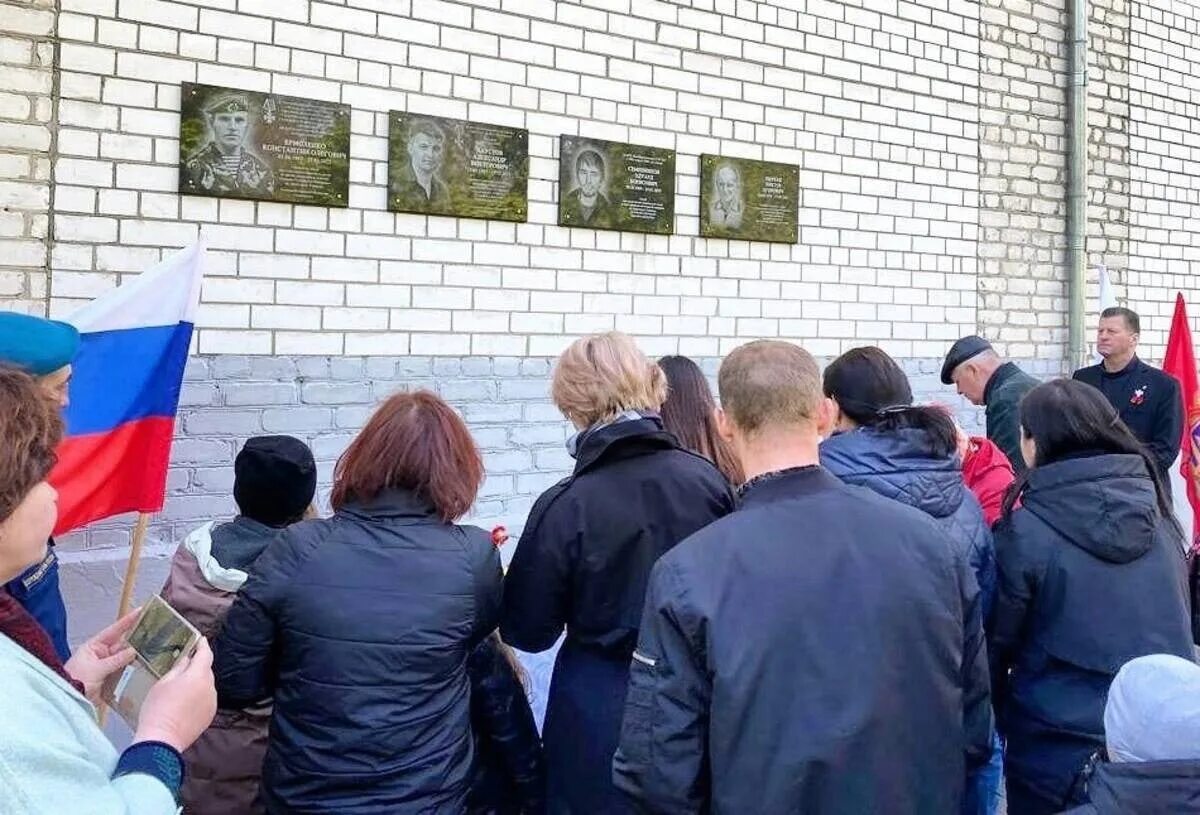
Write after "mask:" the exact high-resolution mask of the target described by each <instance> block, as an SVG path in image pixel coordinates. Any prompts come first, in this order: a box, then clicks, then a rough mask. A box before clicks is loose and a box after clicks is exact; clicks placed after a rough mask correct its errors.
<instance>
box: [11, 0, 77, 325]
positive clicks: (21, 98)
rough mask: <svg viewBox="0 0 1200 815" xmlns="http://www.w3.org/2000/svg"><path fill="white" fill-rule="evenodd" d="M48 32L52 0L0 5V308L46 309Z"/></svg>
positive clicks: (51, 51) (49, 115) (49, 144)
mask: <svg viewBox="0 0 1200 815" xmlns="http://www.w3.org/2000/svg"><path fill="white" fill-rule="evenodd" d="M54 30H55V15H54V2H53V0H0V309H16V310H18V311H27V312H33V313H44V312H45V309H46V299H47V293H48V286H49V279H48V275H47V273H46V272H47V266H48V263H49V245H48V243H47V238H48V235H49V229H50V220H49V213H50V200H51V185H50V160H49V156H50V151H51V147H52V144H53V140H54V126H53V119H54V110H53V105H52V104H51V99H50V92H51V88H52V85H53V81H54V75H53V70H52V69H53V64H54V45H53V34H54ZM87 211H88V212H89V213H90V212H91V211H92V207H91V205H90V204H89V206H88V208H87Z"/></svg>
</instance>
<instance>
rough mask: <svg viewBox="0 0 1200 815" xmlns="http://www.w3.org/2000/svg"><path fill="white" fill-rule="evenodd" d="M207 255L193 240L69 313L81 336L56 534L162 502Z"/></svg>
mask: <svg viewBox="0 0 1200 815" xmlns="http://www.w3.org/2000/svg"><path fill="white" fill-rule="evenodd" d="M203 260H204V247H203V245H202V244H197V245H195V246H192V247H189V248H187V249H184V250H183V251H181V252H178V253H177V254H175V255H173V256H171V257H170V258H167V259H166V260H164V261H162V262H161V263H159V264H158V265H157V266H155V267H153V268H152V269H149V270H148V271H146V272H143V273H142V274H140V275H138V276H137V277H136V278H134V279H133V280H132V281H130V282H128V283H126V284H124V285H122V286H119V287H118V288H116V289H114V290H113V291H112V292H110V293H108V294H105V295H103V296H101V297H99V298H97V299H96V300H94V301H92V302H91V303H89V304H88V305H86V306H84V307H83V308H82V309H80V310H79V311H77V312H76V313H75V314H73V315H72V316H71V317H69V318H67V319H68V322H70V323H71V324H73V325H74V326H75V327H76V328H78V329H79V332H80V345H79V353H78V354H77V355H76V357H75V361H74V362H73V363H72V367H73V375H72V378H71V386H70V404H69V405H68V406H67V409H66V412H65V418H66V423H67V434H66V438H64V439H63V441H62V443H61V445H60V446H59V448H58V464H57V465H56V466H55V468H54V471H53V472H52V473H51V474H50V483H51V484H52V485H53V486H54V487H55V489H57V490H58V494H59V497H58V508H59V509H58V525H57V526H56V527H55V529H54V533H55V534H56V535H61V534H63V533H64V532H69V531H71V530H72V529H78V528H79V527H81V526H83V525H84V524H87V523H91V522H92V521H96V520H100V519H101V518H108V517H110V516H112V515H118V514H120V513H122V512H158V511H159V510H161V509H162V506H163V501H164V499H165V498H166V484H167V462H168V460H169V459H170V456H171V439H172V437H173V436H174V434H175V413H176V411H177V410H178V409H179V389H180V385H181V384H182V382H183V369H184V366H185V365H186V364H187V356H188V346H189V344H190V343H191V339H192V328H193V324H194V322H195V314H196V307H197V305H198V303H199V301H200V281H201V276H202V271H203V270H202V266H203Z"/></svg>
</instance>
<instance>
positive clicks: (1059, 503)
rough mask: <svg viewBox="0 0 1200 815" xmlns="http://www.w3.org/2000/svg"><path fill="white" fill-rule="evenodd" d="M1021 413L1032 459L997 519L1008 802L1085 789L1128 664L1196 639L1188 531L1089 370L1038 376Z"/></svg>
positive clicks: (996, 621)
mask: <svg viewBox="0 0 1200 815" xmlns="http://www.w3.org/2000/svg"><path fill="white" fill-rule="evenodd" d="M1020 420H1021V453H1022V456H1023V458H1024V459H1025V462H1026V464H1027V465H1028V467H1029V468H1030V469H1029V470H1028V471H1027V472H1026V473H1025V474H1023V475H1022V476H1021V477H1020V478H1019V479H1018V480H1017V482H1016V483H1014V485H1013V488H1012V489H1011V490H1010V492H1009V494H1008V497H1007V498H1006V500H1005V512H1004V517H1003V518H1002V519H1001V521H1000V523H999V525H998V526H997V527H996V552H997V559H998V565H999V583H998V591H997V595H996V603H995V607H994V608H993V610H992V617H991V620H990V625H989V644H990V656H991V665H992V695H993V698H994V700H995V704H996V710H997V714H998V717H999V725H1000V731H1001V734H1002V735H1003V736H1004V737H1005V739H1006V742H1007V751H1006V754H1005V776H1006V780H1007V787H1008V809H1009V812H1012V813H1014V815H1041V813H1052V812H1059V811H1061V810H1063V809H1065V808H1067V805H1068V804H1070V803H1072V802H1076V803H1078V802H1080V801H1081V797H1080V796H1081V795H1082V793H1083V789H1082V788H1081V787H1082V784H1080V783H1079V771H1080V770H1081V769H1082V768H1083V766H1084V765H1085V764H1086V763H1087V761H1088V758H1089V757H1090V756H1091V755H1092V753H1094V752H1096V751H1097V750H1099V749H1101V748H1102V747H1103V746H1104V703H1105V698H1106V695H1107V693H1108V688H1109V684H1110V683H1111V682H1112V680H1113V677H1114V676H1116V673H1117V671H1118V670H1119V669H1120V668H1121V666H1122V665H1124V664H1125V663H1126V662H1128V661H1129V660H1131V659H1134V658H1136V657H1140V656H1145V655H1147V654H1159V653H1162V654H1174V655H1176V656H1180V657H1183V658H1185V659H1189V660H1190V659H1194V657H1195V651H1194V650H1193V647H1192V638H1191V632H1190V630H1189V621H1188V605H1187V596H1186V583H1185V568H1184V555H1183V551H1184V550H1183V541H1182V536H1181V534H1180V531H1179V528H1178V525H1177V524H1176V523H1175V521H1174V519H1173V517H1172V516H1171V510H1170V504H1169V498H1168V497H1167V495H1166V493H1165V492H1164V488H1163V485H1162V483H1161V482H1160V481H1159V480H1158V476H1157V475H1156V468H1155V463H1154V460H1153V459H1152V458H1151V457H1150V456H1149V454H1148V453H1147V452H1146V450H1145V449H1144V448H1143V447H1142V445H1141V444H1139V443H1138V440H1137V439H1136V438H1135V437H1134V436H1133V434H1132V433H1131V432H1130V431H1129V429H1128V428H1127V427H1126V426H1125V425H1124V423H1122V422H1121V420H1120V418H1119V417H1118V415H1117V413H1116V411H1115V410H1114V409H1113V407H1112V405H1110V404H1109V403H1108V400H1107V399H1105V398H1104V395H1103V394H1102V393H1100V391H1098V390H1096V389H1095V388H1092V387H1091V386H1090V385H1084V384H1082V383H1080V382H1073V381H1071V380H1067V379H1060V380H1055V381H1052V382H1047V383H1045V384H1043V385H1039V386H1038V387H1036V388H1034V389H1033V390H1032V391H1030V392H1029V393H1028V394H1027V395H1026V396H1025V398H1024V400H1023V401H1022V402H1021V408H1020ZM1018 497H1019V498H1020V499H1021V501H1022V506H1021V508H1020V509H1017V510H1014V509H1013V505H1014V502H1015V500H1016V499H1017V498H1018Z"/></svg>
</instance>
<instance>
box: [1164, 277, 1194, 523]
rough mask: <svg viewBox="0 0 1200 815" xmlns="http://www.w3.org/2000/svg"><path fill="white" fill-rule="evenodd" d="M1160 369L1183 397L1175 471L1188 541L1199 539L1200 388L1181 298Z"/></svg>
mask: <svg viewBox="0 0 1200 815" xmlns="http://www.w3.org/2000/svg"><path fill="white" fill-rule="evenodd" d="M1163 370H1164V371H1166V372H1167V373H1169V374H1170V375H1171V376H1173V377H1175V378H1176V379H1178V380H1179V389H1180V392H1181V393H1182V395H1183V413H1184V416H1185V417H1186V418H1185V420H1184V423H1183V438H1181V439H1180V440H1179V449H1180V453H1181V455H1180V458H1179V472H1180V474H1181V475H1182V476H1183V481H1184V483H1185V484H1186V485H1187V495H1188V503H1189V504H1191V505H1192V540H1193V543H1195V541H1197V540H1200V385H1197V382H1196V354H1195V351H1194V350H1193V349H1192V330H1191V328H1190V327H1189V326H1188V318H1187V306H1186V305H1185V304H1184V302H1183V295H1182V294H1178V295H1176V297H1175V316H1174V317H1172V318H1171V333H1170V335H1169V336H1168V337H1167V352H1166V354H1165V355H1164V356H1163Z"/></svg>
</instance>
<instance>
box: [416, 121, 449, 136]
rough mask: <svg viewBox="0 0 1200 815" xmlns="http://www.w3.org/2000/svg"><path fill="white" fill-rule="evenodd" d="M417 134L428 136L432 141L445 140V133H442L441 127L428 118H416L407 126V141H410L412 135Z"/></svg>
mask: <svg viewBox="0 0 1200 815" xmlns="http://www.w3.org/2000/svg"><path fill="white" fill-rule="evenodd" d="M419 135H424V136H428V137H429V138H431V139H433V140H434V141H445V140H446V135H445V134H444V133H442V130H441V128H439V127H438V126H437V125H435V124H434V123H433V122H431V121H429V120H428V119H416V120H414V121H413V123H412V124H411V125H409V126H408V139H409V141H412V140H413V138H414V137H416V136H419Z"/></svg>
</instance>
